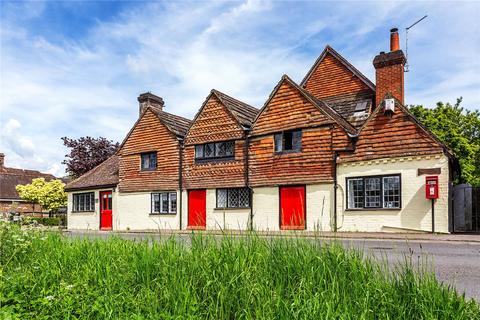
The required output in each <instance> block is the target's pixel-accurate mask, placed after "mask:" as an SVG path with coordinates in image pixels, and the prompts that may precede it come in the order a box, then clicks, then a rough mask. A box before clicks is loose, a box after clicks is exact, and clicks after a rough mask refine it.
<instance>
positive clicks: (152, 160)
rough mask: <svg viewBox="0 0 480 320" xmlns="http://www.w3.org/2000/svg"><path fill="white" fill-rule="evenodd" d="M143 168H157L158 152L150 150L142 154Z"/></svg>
mask: <svg viewBox="0 0 480 320" xmlns="http://www.w3.org/2000/svg"><path fill="white" fill-rule="evenodd" d="M141 159H142V160H141V162H142V164H141V168H142V170H155V169H156V168H157V153H156V152H149V153H142V154H141Z"/></svg>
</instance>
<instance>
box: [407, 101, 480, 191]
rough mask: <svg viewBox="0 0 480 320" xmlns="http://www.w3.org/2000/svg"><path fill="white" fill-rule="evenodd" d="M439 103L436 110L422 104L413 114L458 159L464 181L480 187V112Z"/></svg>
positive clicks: (413, 108)
mask: <svg viewBox="0 0 480 320" xmlns="http://www.w3.org/2000/svg"><path fill="white" fill-rule="evenodd" d="M461 102H462V98H459V99H457V102H456V103H455V104H454V105H451V104H450V103H443V102H438V103H437V106H436V107H435V108H433V109H429V108H425V107H424V106H422V105H417V106H410V107H409V109H410V111H411V112H412V113H413V114H414V115H415V117H416V118H417V119H418V120H420V121H421V122H422V123H423V124H424V125H425V126H426V127H427V128H428V129H429V130H430V131H431V132H433V133H434V134H435V135H436V136H437V137H438V138H439V139H440V140H441V141H443V143H445V145H446V146H447V147H449V148H450V149H451V150H452V151H453V152H454V153H455V155H456V156H457V158H458V160H459V162H460V167H461V171H462V173H461V177H460V180H461V182H467V183H470V184H472V185H474V186H480V112H479V110H474V111H471V110H465V109H464V108H462V107H460V104H461Z"/></svg>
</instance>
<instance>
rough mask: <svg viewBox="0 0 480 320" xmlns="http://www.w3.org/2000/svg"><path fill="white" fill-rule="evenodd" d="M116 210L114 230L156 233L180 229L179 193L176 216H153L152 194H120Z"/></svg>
mask: <svg viewBox="0 0 480 320" xmlns="http://www.w3.org/2000/svg"><path fill="white" fill-rule="evenodd" d="M155 192H157V191H155ZM158 192H162V191H158ZM165 192H171V191H165ZM114 208H115V206H114ZM116 209H117V210H115V211H114V212H113V224H114V230H151V231H154V230H178V229H179V219H180V214H179V210H180V208H179V192H178V191H177V213H176V214H168V215H167V214H152V213H151V192H128V193H119V194H118V197H117V206H116Z"/></svg>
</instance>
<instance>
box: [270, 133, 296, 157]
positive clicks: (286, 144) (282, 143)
mask: <svg viewBox="0 0 480 320" xmlns="http://www.w3.org/2000/svg"><path fill="white" fill-rule="evenodd" d="M301 149H302V130H288V131H283V132H281V133H276V134H275V152H276V153H282V152H300V151H301Z"/></svg>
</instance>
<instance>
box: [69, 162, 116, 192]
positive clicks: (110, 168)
mask: <svg viewBox="0 0 480 320" xmlns="http://www.w3.org/2000/svg"><path fill="white" fill-rule="evenodd" d="M118 165H119V157H118V156H117V155H116V154H115V155H113V156H111V157H110V158H108V159H107V160H105V161H104V162H102V163H101V164H99V165H98V166H96V167H95V168H93V169H92V170H90V171H88V172H87V173H85V174H84V175H82V176H81V177H79V178H77V179H75V180H73V181H72V182H69V183H68V184H67V185H66V186H65V190H67V191H73V190H80V189H90V188H91V189H93V188H99V187H107V186H115V185H117V184H118Z"/></svg>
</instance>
